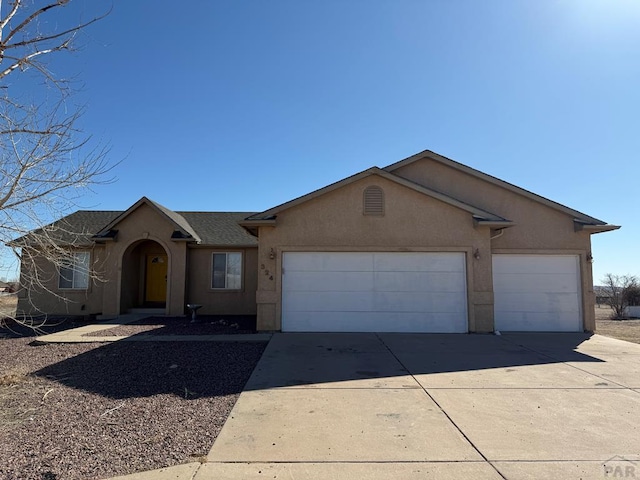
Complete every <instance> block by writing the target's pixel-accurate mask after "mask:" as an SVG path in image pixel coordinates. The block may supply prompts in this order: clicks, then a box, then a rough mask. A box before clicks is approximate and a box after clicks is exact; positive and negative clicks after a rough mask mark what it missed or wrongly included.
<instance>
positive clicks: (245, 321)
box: [84, 315, 256, 337]
mask: <svg viewBox="0 0 640 480" xmlns="http://www.w3.org/2000/svg"><path fill="white" fill-rule="evenodd" d="M255 325H256V317H255V315H253V316H251V315H244V316H241V315H236V316H226V317H221V316H213V315H211V316H198V318H197V320H196V322H193V323H192V322H191V318H190V317H149V318H144V319H142V320H138V321H136V322H132V323H128V324H126V325H118V326H116V327H113V328H109V329H107V330H101V331H99V332H92V333H87V334H85V335H84V336H85V337H110V336H120V335H221V334H225V335H226V334H234V333H255V332H256V330H255Z"/></svg>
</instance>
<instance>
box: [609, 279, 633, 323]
mask: <svg viewBox="0 0 640 480" xmlns="http://www.w3.org/2000/svg"><path fill="white" fill-rule="evenodd" d="M602 289H603V293H604V294H605V296H606V297H607V305H609V306H610V307H611V308H612V310H613V313H612V314H611V318H612V319H614V320H622V319H623V318H625V317H626V308H627V307H628V306H629V304H630V303H629V302H630V301H635V299H636V298H637V295H638V294H639V293H640V285H639V283H638V278H637V277H636V276H634V275H614V274H612V273H607V274H606V275H605V276H604V278H603V279H602Z"/></svg>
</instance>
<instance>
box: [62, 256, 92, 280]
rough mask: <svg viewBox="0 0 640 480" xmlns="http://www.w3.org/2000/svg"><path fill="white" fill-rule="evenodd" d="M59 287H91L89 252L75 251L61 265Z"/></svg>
mask: <svg viewBox="0 0 640 480" xmlns="http://www.w3.org/2000/svg"><path fill="white" fill-rule="evenodd" d="M58 287H59V288H73V289H87V288H89V252H74V253H72V254H71V255H70V256H69V258H68V259H67V260H66V261H65V262H64V264H63V265H62V266H61V267H60V278H59V280H58Z"/></svg>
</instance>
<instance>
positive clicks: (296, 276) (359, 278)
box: [283, 271, 374, 292]
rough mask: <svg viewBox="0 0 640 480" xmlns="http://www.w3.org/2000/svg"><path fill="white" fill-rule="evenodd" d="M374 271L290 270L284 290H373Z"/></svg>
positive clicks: (284, 281)
mask: <svg viewBox="0 0 640 480" xmlns="http://www.w3.org/2000/svg"><path fill="white" fill-rule="evenodd" d="M373 285H374V277H373V273H372V272H340V274H339V275H337V274H336V273H335V272H313V271H311V272H299V271H289V272H287V274H286V275H285V276H284V277H283V290H285V291H287V292H309V291H316V292H327V291H353V292H367V291H371V290H373Z"/></svg>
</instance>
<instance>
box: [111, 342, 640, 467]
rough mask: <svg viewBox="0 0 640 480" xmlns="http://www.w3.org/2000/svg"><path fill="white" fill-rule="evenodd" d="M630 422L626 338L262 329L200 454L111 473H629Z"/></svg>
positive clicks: (639, 384)
mask: <svg viewBox="0 0 640 480" xmlns="http://www.w3.org/2000/svg"><path fill="white" fill-rule="evenodd" d="M639 431H640V345H636V344H632V343H628V342H622V341H619V340H614V339H610V338H606V337H601V336H598V335H595V336H592V337H589V336H587V335H581V334H580V335H578V334H555V335H548V334H530V335H504V336H501V337H499V336H490V335H487V336H482V335H403V334H379V335H376V334H276V335H275V336H274V337H273V339H272V340H271V342H270V343H269V346H268V347H267V349H266V351H265V353H264V355H263V357H262V359H261V360H260V362H259V364H258V366H257V367H256V369H255V371H254V372H253V375H252V376H251V378H250V380H249V382H248V383H247V385H246V387H245V390H244V391H243V393H242V394H241V395H240V398H239V400H238V402H237V403H236V405H235V407H234V409H233V411H232V412H231V415H230V416H229V418H228V419H227V422H226V424H225V426H224V428H223V429H222V431H221V433H220V435H219V436H218V438H217V440H216V441H215V443H214V445H213V448H212V449H211V452H210V453H209V456H208V458H207V463H204V464H199V463H191V464H185V465H180V466H177V467H172V468H167V469H163V470H158V471H154V472H145V473H141V474H136V475H131V476H128V477H120V478H121V479H125V478H126V479H127V480H134V479H135V480H147V479H158V480H167V479H184V480H213V479H216V480H223V479H248V480H251V479H264V478H296V479H323V480H324V479H326V478H333V479H351V478H362V479H371V480H374V479H376V480H377V479H387V478H402V479H409V480H413V479H415V480H417V479H421V480H422V479H450V478H455V479H466V478H470V479H471V478H473V479H479V480H499V479H509V480H524V479H540V478H550V479H578V478H580V479H585V480H588V479H592V480H595V479H602V478H608V477H611V478H634V477H633V476H631V474H632V473H633V474H634V475H635V477H636V478H638V477H640V435H638V432H639ZM615 474H617V477H616V476H615ZM624 475H626V477H625V476H624Z"/></svg>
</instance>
